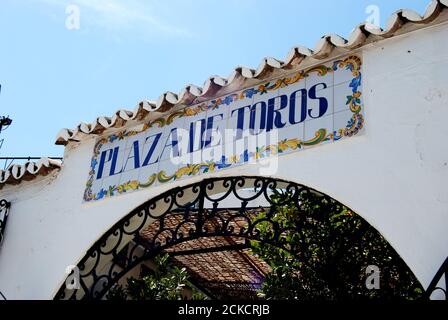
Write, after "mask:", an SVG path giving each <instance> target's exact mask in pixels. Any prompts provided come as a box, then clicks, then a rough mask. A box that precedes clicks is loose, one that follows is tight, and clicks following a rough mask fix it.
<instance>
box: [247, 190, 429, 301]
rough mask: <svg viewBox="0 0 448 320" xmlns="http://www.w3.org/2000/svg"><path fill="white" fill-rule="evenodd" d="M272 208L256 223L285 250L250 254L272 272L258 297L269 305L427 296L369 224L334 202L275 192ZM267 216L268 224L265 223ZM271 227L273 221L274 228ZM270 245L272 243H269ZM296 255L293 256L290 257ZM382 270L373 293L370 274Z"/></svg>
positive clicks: (261, 246)
mask: <svg viewBox="0 0 448 320" xmlns="http://www.w3.org/2000/svg"><path fill="white" fill-rule="evenodd" d="M272 199H273V202H274V205H273V206H272V207H271V210H270V211H269V212H262V213H260V214H259V216H257V217H256V219H255V220H259V219H261V220H262V222H260V223H258V224H257V225H256V228H257V229H258V230H259V231H260V234H261V236H262V237H263V239H265V240H269V239H271V238H272V237H273V235H274V233H275V230H276V229H277V228H280V229H288V228H290V229H289V231H287V232H284V233H283V234H282V236H281V241H282V243H281V244H282V245H283V248H285V249H279V248H278V246H273V245H269V244H266V243H264V242H263V241H262V242H256V241H252V242H251V245H252V251H253V253H254V254H256V255H258V256H259V257H260V258H261V259H263V260H264V261H266V262H267V263H268V264H269V265H270V266H271V268H272V272H271V273H269V274H268V275H267V276H266V278H265V280H264V282H263V285H262V288H261V290H260V292H259V295H260V296H261V297H264V298H266V299H295V300H359V299H387V300H390V299H416V298H418V297H420V296H421V294H422V292H423V290H422V288H421V286H420V284H419V282H418V281H417V280H416V278H415V276H414V275H413V274H412V272H411V271H410V270H409V268H408V267H407V266H406V264H405V263H404V262H403V260H402V259H401V258H400V257H399V256H398V254H397V253H396V252H395V251H394V249H393V248H392V247H391V246H390V245H389V244H388V242H387V241H386V240H385V239H384V238H383V237H382V236H381V235H380V234H379V233H378V232H377V231H376V230H375V229H374V228H373V227H372V226H370V225H369V224H368V223H367V222H366V221H365V220H363V219H362V218H361V217H359V216H358V215H356V214H354V213H353V212H352V211H350V210H349V209H348V208H346V207H344V206H342V205H340V204H338V203H337V202H335V201H334V200H332V199H330V198H328V197H325V196H323V195H321V194H317V193H314V192H311V191H305V192H302V193H301V194H300V196H299V199H297V198H296V199H294V198H293V197H292V196H291V194H290V193H288V192H282V191H274V194H273V196H272ZM267 215H271V216H272V217H271V218H270V219H267V220H265V221H263V219H264V218H266V217H267ZM269 221H273V222H274V223H273V224H272V223H271V222H269ZM267 242H268V241H267ZM292 252H294V254H293V253H292ZM369 265H376V266H378V267H379V269H380V289H378V290H376V289H373V290H369V289H367V287H366V285H365V283H366V277H367V275H366V268H367V266H369Z"/></svg>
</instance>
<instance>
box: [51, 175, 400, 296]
mask: <svg viewBox="0 0 448 320" xmlns="http://www.w3.org/2000/svg"><path fill="white" fill-rule="evenodd" d="M278 190H281V191H282V192H283V193H285V194H287V195H288V199H290V200H292V201H293V202H294V203H295V204H297V207H298V208H299V207H300V204H301V202H302V199H304V196H305V195H309V194H312V195H315V198H314V199H315V201H316V203H318V204H319V206H320V207H321V208H322V209H321V212H322V213H323V214H325V213H326V212H335V213H338V212H341V211H342V210H344V208H346V207H345V206H344V205H343V204H341V203H339V202H338V201H337V200H334V199H332V198H331V197H329V196H327V195H325V194H322V193H320V192H318V191H316V190H314V189H311V188H309V187H306V186H304V185H300V184H297V183H294V182H289V181H285V180H280V179H274V178H267V177H249V176H242V177H222V178H208V179H204V180H202V181H200V182H197V183H194V184H191V185H188V186H185V187H176V188H174V189H171V190H169V191H167V192H165V193H163V194H161V195H159V196H157V197H155V198H153V199H151V200H148V201H146V202H145V203H143V204H142V205H140V206H138V207H137V208H135V209H134V210H132V211H131V212H130V213H129V214H127V215H126V216H125V217H123V218H122V219H120V220H119V221H118V222H117V223H116V224H115V225H114V226H113V227H112V228H110V229H109V230H108V231H107V232H106V233H105V234H104V235H103V236H102V237H101V238H100V239H99V240H98V241H96V243H95V244H94V245H93V246H92V247H91V248H90V249H89V250H88V251H87V254H86V255H85V256H84V258H83V259H82V260H81V261H80V263H79V264H78V268H79V285H80V287H79V288H78V289H68V288H66V285H65V284H64V285H63V286H62V287H61V288H60V290H59V291H58V293H57V295H56V299H101V298H103V297H104V295H105V294H106V293H107V291H108V290H109V289H110V288H111V287H112V286H113V285H114V284H115V283H117V282H118V281H119V280H120V279H121V278H123V277H124V276H126V274H127V273H128V272H129V271H131V270H132V269H134V268H135V267H136V266H138V265H139V264H141V263H142V262H144V261H147V260H150V259H153V258H154V257H155V256H157V255H158V254H160V253H161V252H169V251H176V250H177V249H179V248H181V247H182V245H183V244H185V243H192V242H194V241H198V240H199V239H204V238H214V239H218V241H215V242H214V243H215V245H214V246H212V247H209V248H205V249H206V250H207V251H210V252H212V251H219V250H243V249H247V248H249V247H250V242H251V241H257V242H259V243H262V244H266V245H270V246H274V247H277V248H280V249H282V250H285V251H287V252H290V253H292V254H293V255H297V256H298V255H299V254H300V252H302V251H303V250H302V249H303V248H301V245H300V244H296V245H291V243H290V242H288V241H286V239H287V237H288V235H290V234H292V233H297V234H299V233H300V232H301V225H299V224H297V225H294V226H291V225H289V226H284V225H280V224H279V223H278V222H277V221H276V220H275V218H274V215H275V212H274V209H273V208H274V207H277V208H278V207H279V206H282V203H281V202H280V203H278V202H276V203H275V205H274V200H273V194H274V193H275V191H278ZM230 204H231V205H230ZM260 210H262V211H263V212H264V213H265V214H264V215H263V216H262V217H260V216H259V215H258V213H259V212H260ZM359 219H361V220H362V221H364V223H365V228H364V229H363V230H362V232H365V231H366V230H367V229H370V230H375V229H374V228H373V227H372V226H370V225H369V224H368V223H367V222H365V220H363V219H362V218H359ZM266 224H268V225H269V228H270V229H269V230H270V232H269V233H267V234H266V233H263V232H260V226H261V225H266ZM362 232H361V231H360V232H358V233H357V234H356V236H357V237H361V236H362ZM375 232H376V233H378V232H377V231H376V230H375ZM378 235H379V233H378ZM329 237H330V236H329ZM220 239H221V240H222V239H227V240H225V241H224V242H225V243H224V245H223V242H222V241H221V242H220ZM228 240H231V241H228ZM330 240H331V238H330ZM348 240H350V239H348ZM352 240H353V239H352ZM217 243H218V244H217ZM347 244H349V242H347ZM208 245H210V243H209V244H208ZM302 245H307V244H302ZM173 248H174V249H175V250H173ZM391 250H392V251H393V249H391ZM393 252H394V254H395V255H396V257H397V259H399V260H400V261H402V260H401V258H399V256H398V254H397V253H396V252H395V251H393ZM403 264H404V262H403Z"/></svg>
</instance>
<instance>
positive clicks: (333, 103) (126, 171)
mask: <svg viewBox="0 0 448 320" xmlns="http://www.w3.org/2000/svg"><path fill="white" fill-rule="evenodd" d="M361 64H362V63H361V59H360V58H359V57H357V56H349V57H346V58H343V59H339V60H337V61H332V62H330V63H326V64H322V65H319V66H315V67H312V68H309V69H307V70H302V71H299V72H295V73H292V74H289V75H287V76H284V77H283V78H279V79H273V80H270V81H266V82H263V83H261V84H259V85H257V86H255V87H252V88H246V89H244V90H241V91H238V92H235V93H232V94H229V95H227V96H223V97H220V98H217V99H213V100H210V101H206V102H200V103H198V102H193V103H192V104H191V105H189V106H185V107H184V108H182V109H177V111H173V112H171V113H169V114H167V115H165V116H163V117H161V118H158V119H155V120H152V121H147V122H145V123H142V124H140V125H138V126H136V127H134V128H127V129H124V130H121V131H119V132H115V133H113V134H109V135H107V136H103V137H100V138H99V139H98V140H97V142H96V144H95V147H94V151H93V156H92V159H91V164H90V172H89V177H88V181H87V184H86V189H85V192H84V201H85V202H89V201H96V200H99V199H104V198H108V197H113V196H116V195H119V194H126V193H129V192H134V191H136V190H140V189H145V188H151V187H154V186H156V185H158V184H165V183H169V182H172V181H176V180H179V179H185V178H188V177H192V176H196V175H201V174H207V173H210V172H216V171H219V170H225V169H227V168H231V167H234V166H238V165H244V164H247V163H255V164H258V163H260V164H261V163H262V162H263V161H266V160H269V159H274V158H276V157H278V156H280V155H283V154H287V153H291V152H300V151H302V150H304V149H307V148H310V147H314V146H318V145H321V144H324V143H332V142H334V141H337V140H340V139H345V138H348V137H352V136H354V135H356V134H358V133H359V132H361V129H362V128H363V122H364V119H363V112H362V111H363V110H362V106H363V104H362V93H361V91H362V90H361ZM298 156H300V155H299V154H298ZM274 173H275V172H274ZM274 173H272V174H274Z"/></svg>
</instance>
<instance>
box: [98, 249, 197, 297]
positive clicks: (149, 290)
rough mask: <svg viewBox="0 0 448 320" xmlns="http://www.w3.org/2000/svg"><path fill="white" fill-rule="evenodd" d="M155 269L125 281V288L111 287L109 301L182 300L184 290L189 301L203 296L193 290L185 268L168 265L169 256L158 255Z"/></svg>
mask: <svg viewBox="0 0 448 320" xmlns="http://www.w3.org/2000/svg"><path fill="white" fill-rule="evenodd" d="M155 264H156V268H155V271H154V272H153V273H151V274H146V275H145V274H142V275H141V276H140V278H139V279H136V278H134V277H130V278H128V279H127V285H126V288H123V286H121V285H115V286H114V287H112V288H111V289H110V290H109V292H108V294H107V296H106V297H107V299H109V300H126V299H132V300H182V299H185V298H186V295H185V290H188V291H191V292H192V296H191V299H194V300H200V299H204V296H203V295H202V294H201V293H200V292H198V291H197V290H195V289H193V287H192V285H191V284H190V282H189V280H188V274H187V271H186V270H185V268H182V269H180V268H178V267H176V266H172V265H170V264H169V255H168V254H165V255H159V256H157V257H156V259H155Z"/></svg>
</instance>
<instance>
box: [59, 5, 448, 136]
mask: <svg viewBox="0 0 448 320" xmlns="http://www.w3.org/2000/svg"><path fill="white" fill-rule="evenodd" d="M447 8H448V0H432V2H430V4H429V5H428V7H427V9H426V11H425V13H424V14H423V15H422V16H421V15H420V14H418V13H417V12H415V11H413V10H406V9H402V10H399V11H397V12H395V13H394V14H392V15H391V16H390V17H389V19H388V21H387V24H386V28H385V29H382V28H379V27H376V26H373V25H370V24H366V23H362V24H359V25H358V26H356V27H355V28H354V29H353V31H352V32H351V33H350V35H349V37H348V39H344V38H343V37H341V36H339V35H336V34H332V35H326V36H323V37H322V38H321V39H320V40H319V41H318V43H317V45H316V47H315V49H314V50H312V49H309V48H306V47H301V46H298V47H294V48H292V49H291V50H290V51H289V53H288V55H287V56H286V59H285V61H281V60H278V59H275V58H264V59H263V60H262V61H261V63H260V65H259V66H258V68H257V69H251V68H248V67H243V66H240V67H236V68H235V69H234V70H233V72H232V74H231V75H230V76H229V77H228V78H222V77H219V76H213V77H210V78H209V79H208V80H207V81H205V83H204V85H203V87H202V88H201V87H198V86H195V85H191V84H190V85H187V86H185V87H184V89H183V90H182V91H181V92H180V93H178V94H176V93H173V92H165V93H163V94H162V95H161V96H160V97H159V99H158V100H157V101H142V102H140V103H139V104H138V106H137V107H136V108H135V109H134V110H133V111H131V110H123V109H120V110H118V111H116V112H115V114H114V115H112V116H110V117H106V116H103V117H98V118H97V119H96V120H95V121H94V122H93V123H80V124H79V125H78V126H77V127H76V128H74V129H72V130H71V129H62V130H61V131H60V132H59V133H58V135H57V136H56V142H55V143H56V144H58V145H66V144H67V143H68V142H69V141H79V140H81V139H82V137H84V136H85V135H90V134H100V133H101V132H103V131H104V130H106V129H109V128H119V127H122V126H124V125H125V124H126V123H127V122H128V121H133V120H136V121H139V120H142V119H143V118H145V117H146V116H147V115H148V113H150V112H155V115H157V114H160V113H162V112H166V111H168V110H170V109H171V108H173V107H175V106H177V105H186V106H188V105H193V104H196V103H200V102H203V101H206V100H211V99H214V98H217V97H219V96H222V95H225V94H227V93H229V92H232V91H237V90H239V89H242V88H244V87H249V86H251V85H253V84H254V83H255V82H258V81H261V80H263V79H266V77H267V76H270V75H271V74H272V73H273V72H275V71H282V70H291V69H296V68H300V67H302V66H305V65H310V64H312V63H315V62H317V61H319V60H324V59H328V58H330V57H331V56H333V55H334V56H336V55H341V54H344V53H346V54H349V53H350V52H351V51H352V50H354V49H357V48H360V47H362V46H364V45H366V44H369V43H372V42H376V41H380V40H383V39H386V38H391V37H393V36H395V35H398V34H403V33H406V32H410V31H414V30H417V29H421V28H423V27H425V26H426V25H428V24H430V23H431V22H433V21H434V20H435V19H437V18H438V17H439V16H440V14H441V13H442V11H445V10H446V9H447ZM409 24H412V25H413V28H411V29H407V30H405V28H404V26H405V25H406V26H407V25H409ZM335 51H336V52H335Z"/></svg>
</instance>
